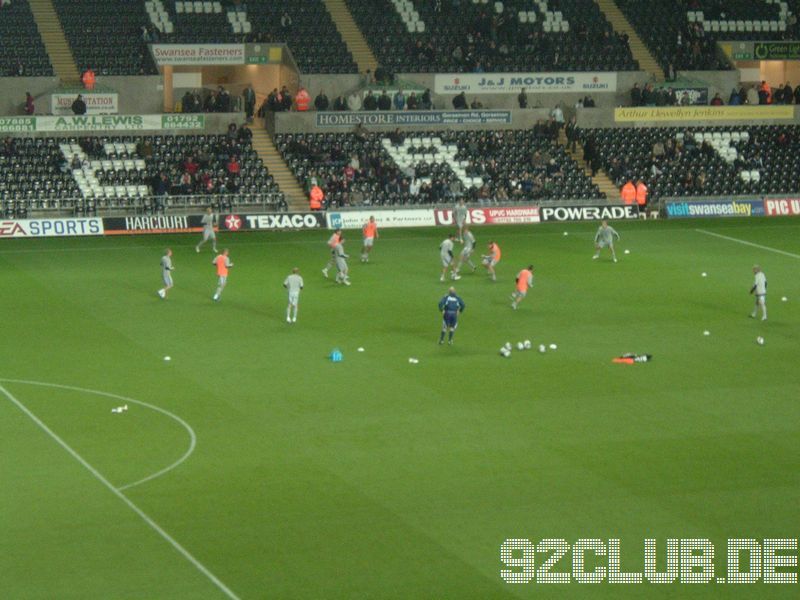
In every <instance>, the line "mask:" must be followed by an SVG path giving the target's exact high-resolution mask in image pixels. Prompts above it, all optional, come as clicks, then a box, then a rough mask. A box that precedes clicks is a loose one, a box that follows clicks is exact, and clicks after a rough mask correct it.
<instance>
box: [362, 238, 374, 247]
mask: <svg viewBox="0 0 800 600" xmlns="http://www.w3.org/2000/svg"><path fill="white" fill-rule="evenodd" d="M374 243H375V238H371V237H365V238H364V247H365V248H372V245H373V244H374Z"/></svg>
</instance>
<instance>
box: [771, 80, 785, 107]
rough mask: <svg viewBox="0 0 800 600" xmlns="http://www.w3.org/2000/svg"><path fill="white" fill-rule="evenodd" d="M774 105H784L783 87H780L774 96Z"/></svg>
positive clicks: (776, 89)
mask: <svg viewBox="0 0 800 600" xmlns="http://www.w3.org/2000/svg"><path fill="white" fill-rule="evenodd" d="M772 103H773V104H783V85H780V84H779V85H778V87H776V88H775V92H774V93H773V95H772Z"/></svg>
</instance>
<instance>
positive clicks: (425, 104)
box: [419, 88, 433, 110]
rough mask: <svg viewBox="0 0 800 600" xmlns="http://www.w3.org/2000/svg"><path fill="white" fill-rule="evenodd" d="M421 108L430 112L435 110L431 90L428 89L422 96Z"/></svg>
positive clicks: (420, 100)
mask: <svg viewBox="0 0 800 600" xmlns="http://www.w3.org/2000/svg"><path fill="white" fill-rule="evenodd" d="M419 107H420V109H422V110H430V109H432V108H433V101H432V100H431V90H430V88H426V89H425V91H424V92H422V96H420V99H419Z"/></svg>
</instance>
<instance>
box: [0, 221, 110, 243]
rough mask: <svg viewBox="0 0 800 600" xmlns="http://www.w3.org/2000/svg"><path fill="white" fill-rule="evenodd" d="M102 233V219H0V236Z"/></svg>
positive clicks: (70, 235) (52, 235) (22, 236)
mask: <svg viewBox="0 0 800 600" xmlns="http://www.w3.org/2000/svg"><path fill="white" fill-rule="evenodd" d="M82 235H103V220H102V219H99V218H82V219H19V220H11V219H9V220H5V221H0V238H33V237H73V236H82Z"/></svg>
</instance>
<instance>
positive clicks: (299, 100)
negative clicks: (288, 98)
mask: <svg viewBox="0 0 800 600" xmlns="http://www.w3.org/2000/svg"><path fill="white" fill-rule="evenodd" d="M294 101H295V104H296V105H297V110H298V111H300V112H306V111H307V110H308V106H309V104H311V95H310V94H309V93H308V92H307V91H306V88H303V87H301V88H300V89H299V90H297V96H295V98H294Z"/></svg>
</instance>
